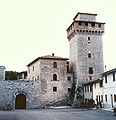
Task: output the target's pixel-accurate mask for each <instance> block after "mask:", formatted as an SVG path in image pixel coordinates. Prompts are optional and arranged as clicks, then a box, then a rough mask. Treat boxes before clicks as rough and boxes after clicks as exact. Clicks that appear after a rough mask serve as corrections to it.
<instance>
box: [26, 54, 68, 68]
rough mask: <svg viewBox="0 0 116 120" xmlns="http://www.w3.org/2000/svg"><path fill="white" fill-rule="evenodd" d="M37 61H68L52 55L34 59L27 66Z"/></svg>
mask: <svg viewBox="0 0 116 120" xmlns="http://www.w3.org/2000/svg"><path fill="white" fill-rule="evenodd" d="M39 59H49V60H69V59H68V58H62V57H58V56H53V55H46V56H41V57H38V58H36V59H35V60H33V61H32V62H31V63H29V64H28V65H27V66H30V65H32V64H33V63H35V62H36V61H38V60H39Z"/></svg>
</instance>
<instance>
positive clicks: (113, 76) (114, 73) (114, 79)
mask: <svg viewBox="0 0 116 120" xmlns="http://www.w3.org/2000/svg"><path fill="white" fill-rule="evenodd" d="M113 81H115V72H113Z"/></svg>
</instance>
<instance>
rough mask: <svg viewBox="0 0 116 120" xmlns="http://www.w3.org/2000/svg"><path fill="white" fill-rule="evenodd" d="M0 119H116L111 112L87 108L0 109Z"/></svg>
mask: <svg viewBox="0 0 116 120" xmlns="http://www.w3.org/2000/svg"><path fill="white" fill-rule="evenodd" d="M0 120H116V117H115V116H114V115H113V112H107V111H103V110H87V109H35V110H12V111H0Z"/></svg>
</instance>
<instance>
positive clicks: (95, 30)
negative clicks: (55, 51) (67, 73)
mask: <svg viewBox="0 0 116 120" xmlns="http://www.w3.org/2000/svg"><path fill="white" fill-rule="evenodd" d="M96 16H97V14H90V13H77V15H76V16H75V17H74V19H73V22H72V24H71V25H70V26H69V27H68V29H67V38H68V40H69V45H70V48H69V49H70V57H69V63H70V70H71V71H72V72H73V73H74V79H75V82H76V87H77V88H78V86H79V85H82V83H84V82H85V81H89V80H92V79H95V78H96V77H97V76H99V75H100V74H101V73H103V72H104V62H103V41H102V36H103V34H104V24H105V23H102V22H96ZM74 101H76V96H75V100H74Z"/></svg>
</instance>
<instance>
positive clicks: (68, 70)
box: [67, 62, 69, 72]
mask: <svg viewBox="0 0 116 120" xmlns="http://www.w3.org/2000/svg"><path fill="white" fill-rule="evenodd" d="M67 72H69V62H67Z"/></svg>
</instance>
